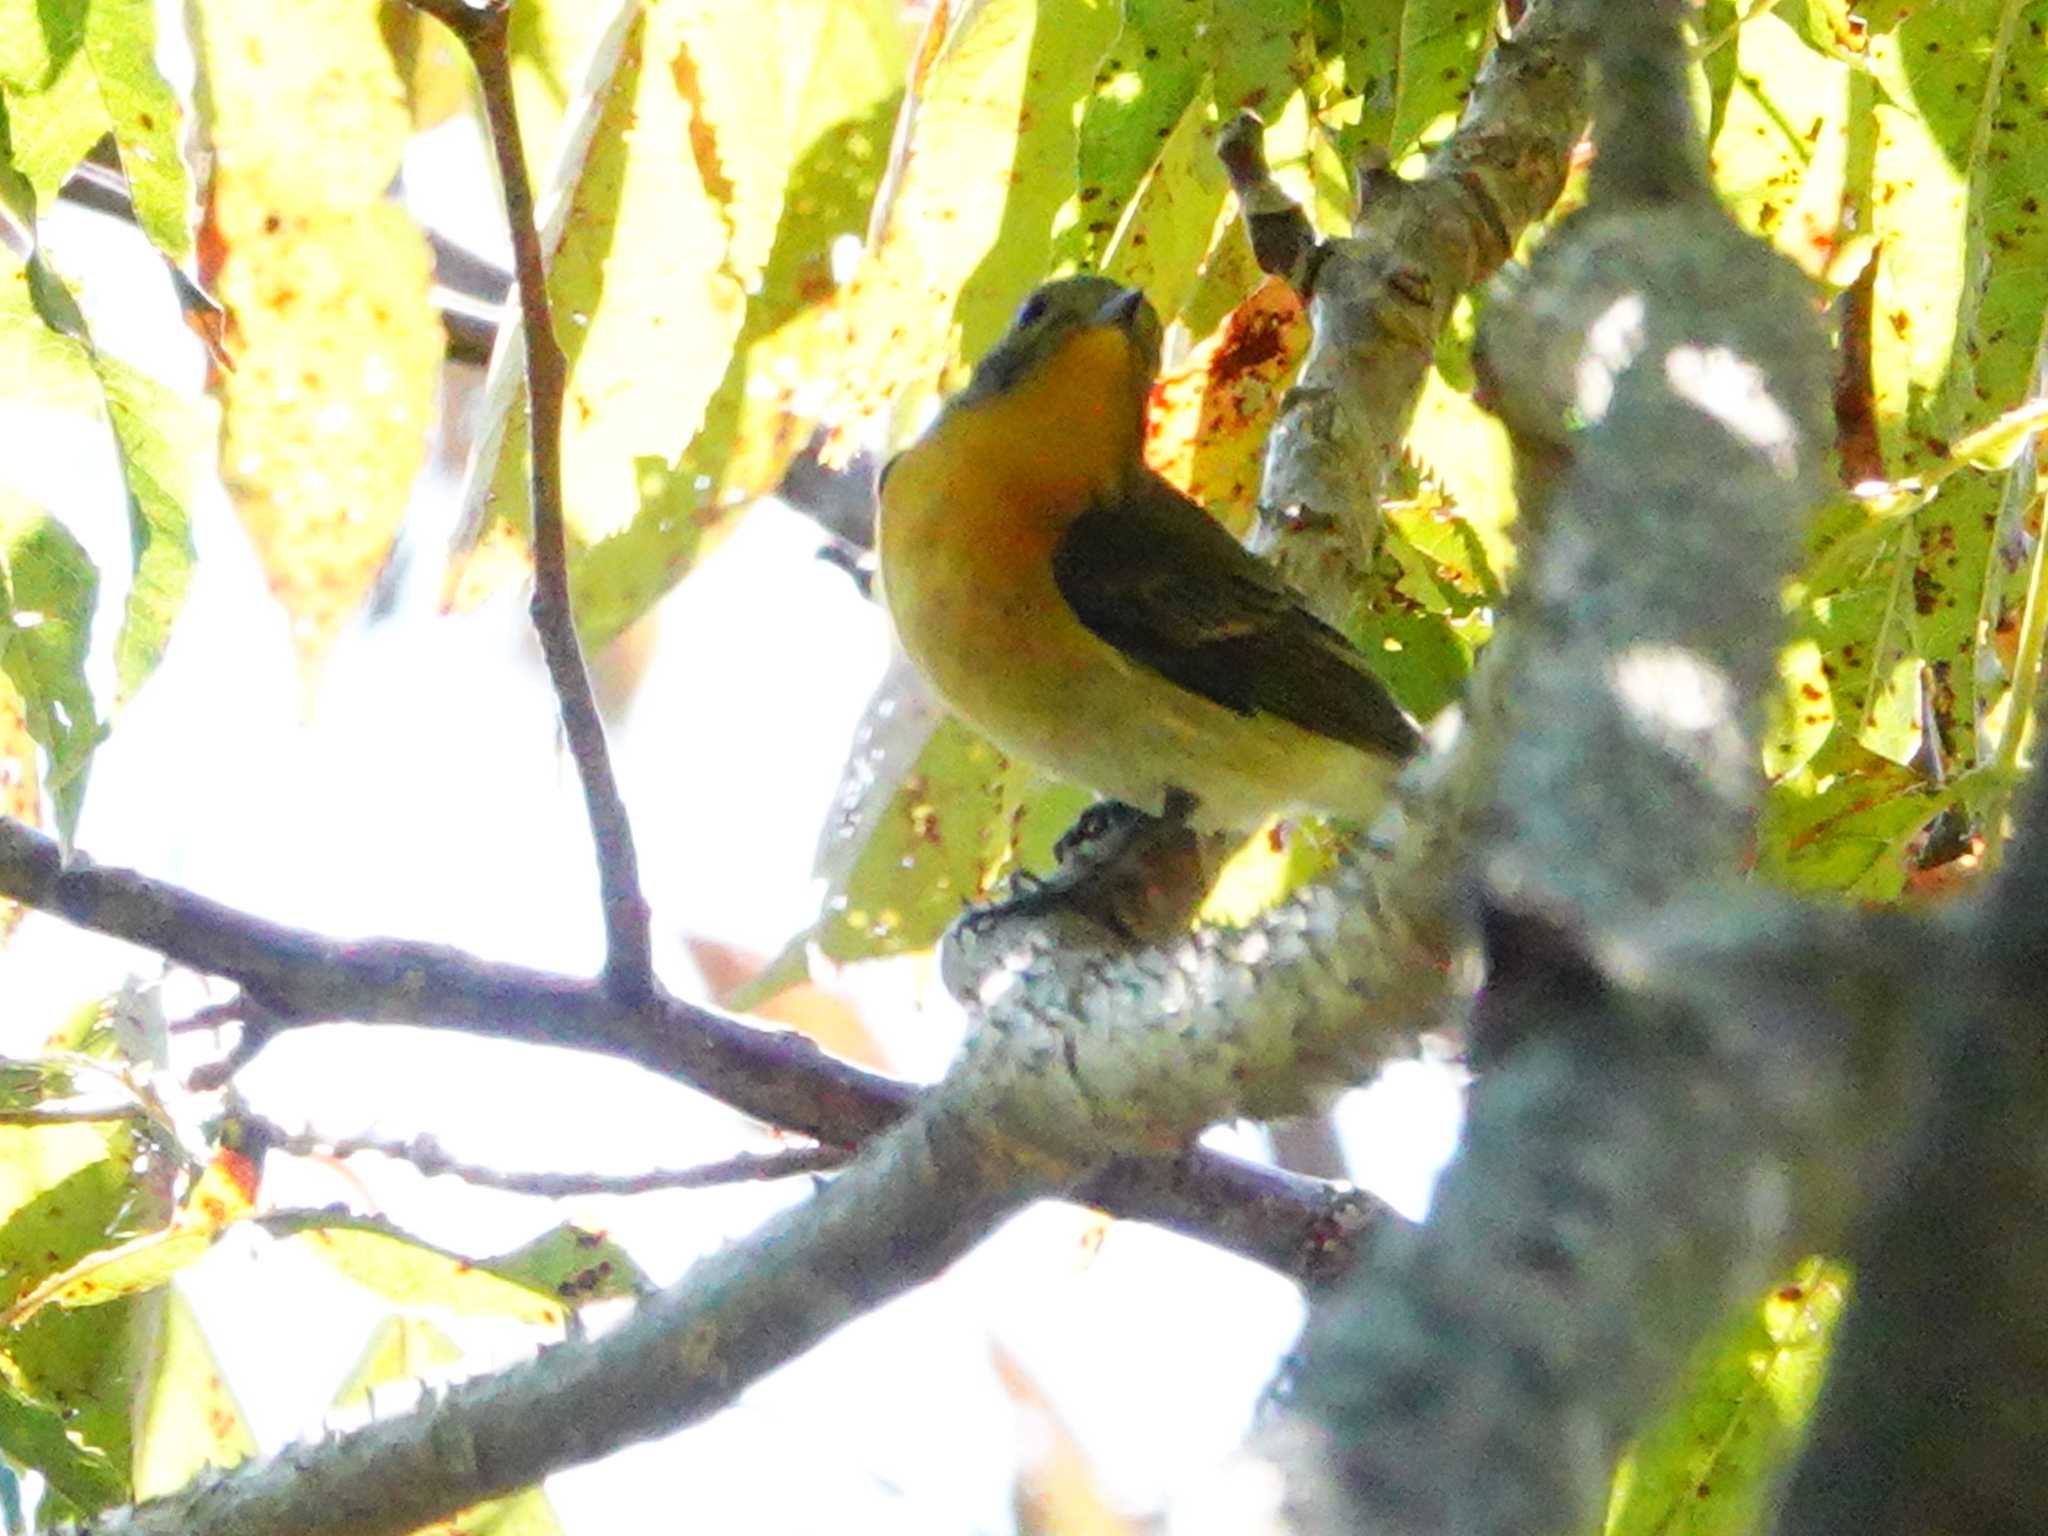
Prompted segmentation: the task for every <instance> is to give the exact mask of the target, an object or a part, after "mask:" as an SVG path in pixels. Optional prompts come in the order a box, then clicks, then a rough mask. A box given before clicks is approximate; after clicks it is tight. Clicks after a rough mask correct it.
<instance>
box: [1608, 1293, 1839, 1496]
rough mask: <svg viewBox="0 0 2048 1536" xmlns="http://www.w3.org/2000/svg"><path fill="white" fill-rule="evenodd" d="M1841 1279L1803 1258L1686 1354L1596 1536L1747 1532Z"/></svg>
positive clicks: (1816, 1356) (1829, 1331)
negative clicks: (1675, 1384) (1665, 1405)
mask: <svg viewBox="0 0 2048 1536" xmlns="http://www.w3.org/2000/svg"><path fill="white" fill-rule="evenodd" d="M1844 1289H1845V1281H1844V1278H1843V1275H1842V1272H1841V1270H1840V1269H1838V1268H1837V1267H1835V1266H1834V1265H1832V1264H1829V1263H1826V1262H1825V1261H1822V1260H1819V1259H1809V1260H1807V1261H1806V1262H1805V1263H1804V1264H1802V1265H1800V1266H1799V1268H1798V1269H1797V1270H1796V1271H1795V1272H1794V1273H1793V1275H1792V1277H1791V1278H1790V1279H1789V1280H1787V1281H1786V1283H1785V1284H1783V1285H1781V1286H1779V1287H1778V1288H1777V1289H1776V1290H1774V1291H1773V1292H1772V1293H1771V1295H1770V1296H1769V1297H1768V1298H1767V1299H1766V1300H1765V1301H1764V1302H1763V1304H1762V1305H1761V1306H1757V1307H1752V1308H1749V1309H1747V1310H1746V1311H1745V1313H1744V1315H1743V1316H1742V1318H1741V1319H1740V1320H1739V1321H1738V1322H1737V1323H1736V1324H1735V1325H1734V1326H1733V1327H1731V1328H1729V1329H1727V1330H1725V1331H1724V1332H1723V1333H1722V1334H1721V1336H1720V1337H1719V1338H1717V1339H1715V1340H1713V1341H1711V1342H1710V1343H1709V1344H1708V1345H1707V1346H1706V1347H1705V1348H1703V1349H1702V1350H1701V1351H1700V1353H1699V1355H1698V1356H1697V1357H1696V1359H1695V1362H1694V1365H1693V1368H1692V1371H1691V1373H1690V1375H1689V1377H1688V1379H1687V1381H1686V1382H1685V1384H1684V1385H1683V1386H1682V1387H1681V1388H1680V1393H1679V1398H1678V1401H1677V1403H1676V1404H1675V1405H1674V1406H1673V1407H1672V1408H1670V1409H1668V1410H1667V1411H1666V1412H1665V1413H1664V1414H1663V1416H1662V1417H1661V1418H1660V1419H1659V1421H1658V1422H1657V1424H1656V1425H1655V1426H1653V1427H1652V1428H1651V1429H1650V1430H1649V1431H1648V1432H1647V1433H1646V1434H1645V1435H1643V1437H1642V1438H1641V1439H1640V1440H1638V1441H1637V1442H1636V1445H1635V1447H1634V1449H1633V1450H1632V1451H1631V1452H1630V1453H1629V1457H1628V1460H1627V1462H1626V1463H1625V1464H1624V1465H1623V1467H1622V1470H1621V1472H1620V1473H1619V1474H1618V1475H1617V1477H1616V1479H1615V1489H1614V1496H1613V1498H1612V1500H1611V1502H1610V1504H1609V1506H1608V1512H1607V1524H1606V1532H1605V1536H1652V1533H1654V1536H1747V1533H1748V1532H1750V1531H1752V1530H1755V1529H1757V1522H1758V1520H1759V1518H1760V1517H1761V1516H1762V1515H1763V1513H1764V1510H1765V1502H1766V1496H1767V1495H1768V1494H1769V1492H1770V1487H1771V1480H1772V1477H1773V1475H1774V1474H1775V1473H1776V1472H1777V1471H1778V1470H1779V1469H1780V1468H1781V1467H1783V1466H1784V1464H1785V1463H1786V1461H1787V1460H1788V1458H1789V1456H1790V1454H1791V1453H1792V1451H1793V1450H1795V1449H1796V1448H1797V1446H1798V1445H1799V1442H1800V1437H1801V1434H1802V1431H1803V1430H1804V1428H1805V1425H1806V1421H1807V1419H1808V1418H1809V1416H1810V1415H1811V1414H1812V1412H1813V1403H1814V1399H1815V1397H1816V1396H1817V1395H1818V1394H1819V1391H1820V1381H1821V1373H1822V1370H1823V1368H1824V1367H1825V1365H1826V1362H1827V1355H1828V1347H1829V1344H1830V1341H1831V1339H1832V1336H1833V1331H1834V1327H1835V1323H1836V1321H1837V1319H1838V1318H1839V1316H1840V1314H1841V1309H1842V1296H1843V1291H1844Z"/></svg>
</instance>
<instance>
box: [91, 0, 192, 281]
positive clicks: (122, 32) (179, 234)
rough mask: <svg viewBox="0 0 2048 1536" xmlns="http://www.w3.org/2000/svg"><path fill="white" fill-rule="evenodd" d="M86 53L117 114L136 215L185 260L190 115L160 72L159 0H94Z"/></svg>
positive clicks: (170, 252) (167, 250)
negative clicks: (183, 148) (185, 151)
mask: <svg viewBox="0 0 2048 1536" xmlns="http://www.w3.org/2000/svg"><path fill="white" fill-rule="evenodd" d="M85 55H86V58H87V59H88V60H89V61H90V63H91V65H92V71H93V76H94V78H95V79H96V80H97V81H98V83H99V95H100V100H101V102H102V103H103V104H104V105H105V108H106V112H107V115H108V117H109V118H111V119H112V123H113V129H114V143H115V145H116V146H117V147H118V148H119V150H120V152H121V170H122V172H123V173H124V174H125V175H126V176H127V178H128V196H129V200H130V201H131V202H132V204H133V205H134V208H135V221H136V223H138V224H140V225H141V226H142V232H143V233H144V234H146V235H148V236H149V238H150V240H151V241H152V242H154V244H155V245H156V248H157V249H158V250H160V251H162V252H163V253H164V254H165V255H166V256H169V257H170V258H172V259H173V260H180V259H182V258H183V257H184V256H185V255H187V254H188V253H189V252H190V250H191V248H192V214H191V208H190V206H189V205H190V203H191V199H192V180H191V177H190V176H189V175H188V174H187V172H186V170H185V161H184V157H183V156H182V155H181V154H180V153H179V140H180V137H181V135H182V133H183V128H184V114H183V112H182V111H181V109H180V108H179V106H178V98H177V94H176V93H175V92H174V91H172V89H171V87H170V84H169V82H168V81H166V80H165V79H164V77H163V76H162V75H161V74H159V73H158V72H157V67H156V11H155V6H154V4H153V0H92V5H91V9H89V10H88V11H87V12H86V18H85Z"/></svg>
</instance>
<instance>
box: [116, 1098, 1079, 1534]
mask: <svg viewBox="0 0 2048 1536" xmlns="http://www.w3.org/2000/svg"><path fill="white" fill-rule="evenodd" d="M1004 1086H1009V1085H1004ZM980 1108H981V1103H980V1101H979V1100H978V1099H977V1098H976V1096H975V1095H972V1094H968V1093H964V1092H954V1091H951V1090H950V1089H949V1090H942V1091H941V1093H940V1094H939V1095H936V1096H935V1097H934V1099H933V1100H932V1101H931V1102H929V1103H927V1104H926V1105H925V1106H924V1107H923V1109H922V1110H921V1112H920V1113H919V1115H918V1116H917V1118H916V1119H914V1120H911V1121H907V1122H905V1123H904V1124H902V1125H899V1126H898V1127H896V1128H895V1129H894V1130H892V1131H890V1132H889V1133H887V1134H886V1135H884V1136H882V1137H880V1138H878V1139H877V1140H876V1141H875V1142H874V1143H873V1144H871V1145H870V1146H869V1147H868V1148H866V1149H865V1150H864V1151H863V1153H862V1155H861V1158H860V1160H859V1161H858V1162H857V1163H855V1164H854V1166H853V1167H851V1168H849V1169H848V1170H847V1171H846V1172H845V1173H843V1174H841V1175H839V1176H838V1177H837V1178H835V1179H833V1180H832V1181H831V1182H830V1183H828V1184H825V1185H824V1186H823V1187H822V1188H821V1189H820V1190H819V1192H818V1193H817V1194H816V1195H815V1196H814V1197H813V1198H812V1199H811V1200H809V1201H808V1202H806V1203H805V1204H803V1205H800V1206H797V1207H795V1208H793V1209H791V1210H788V1211H785V1212H783V1213H781V1214H780V1215H778V1216H775V1217H773V1218H771V1219H770V1220H769V1221H768V1222H766V1223H765V1224H764V1225H763V1226H762V1227H760V1228H759V1229H758V1230H756V1231H755V1232H753V1233H751V1234H749V1235H748V1236H746V1237H744V1238H741V1239H739V1240H738V1241H736V1242H734V1243H732V1244H731V1245H729V1246H727V1247H726V1248H723V1249H721V1250H720V1251H719V1252H717V1253H715V1254H713V1255H712V1256H710V1257H709V1258H706V1259H703V1260H701V1261H699V1262H698V1263H697V1264H696V1265H695V1266H694V1267H693V1268H692V1269H691V1270H690V1272H689V1273H688V1274H687V1275H685V1276H684V1277H683V1279H682V1280H681V1281H680V1282H679V1283H678V1284H677V1285H675V1286H673V1287H671V1288H670V1289H669V1290H667V1291H664V1292H663V1293H661V1294H660V1295H659V1296H657V1297H655V1298H654V1299H653V1300H651V1301H649V1302H647V1303H645V1304H643V1305H642V1306H641V1307H640V1308H639V1309H638V1310H637V1311H636V1312H635V1313H634V1314H633V1316H632V1317H631V1318H630V1319H629V1320H628V1321H627V1322H626V1323H625V1324H623V1325H622V1326H621V1327H620V1328H618V1329H617V1330H616V1331H615V1332H612V1333H610V1334H607V1335H605V1336H604V1337H603V1338H601V1339H596V1340H592V1341H587V1342H585V1341H571V1342H569V1343H565V1344H561V1345H558V1346H556V1347H554V1348H552V1349H550V1350H548V1351H547V1352H546V1353H545V1354H543V1355H542V1356H541V1357H540V1358H539V1359H537V1360H535V1361H534V1362H533V1363H531V1364H530V1365H525V1366H521V1367H517V1368H515V1369H512V1370H509V1371H504V1372H500V1373H498V1374H496V1375H492V1376H486V1377H482V1378H479V1379H477V1380H474V1381H470V1382H467V1383H464V1384H463V1385H461V1386H458V1387H456V1388H454V1389H453V1390H452V1391H450V1392H449V1393H448V1394H447V1396H446V1397H445V1398H440V1399H430V1400H429V1401H427V1402H426V1403H423V1404H422V1405H421V1406H420V1407H418V1408H417V1409H415V1410H413V1411H412V1412H409V1413H405V1414H402V1415H400V1416H399V1417H397V1418H393V1419H387V1420H382V1421H379V1422H377V1423H373V1424H371V1425H369V1426H368V1427H366V1428H364V1429H361V1430H358V1431H355V1432H354V1433H352V1434H349V1435H346V1436H344V1437H342V1438H340V1439H337V1440H328V1441H323V1442H321V1443H320V1444H318V1445H312V1446H296V1447H293V1448H291V1449H289V1450H287V1451H285V1452H284V1453H283V1454H281V1455H279V1456H277V1457H274V1458H272V1459H270V1460H269V1461H266V1462H262V1463H258V1464H253V1465H248V1466H245V1467H243V1468H240V1469H237V1470H236V1471H234V1472H231V1473H228V1474H226V1475H225V1476H219V1477H216V1478H214V1479H212V1480H210V1481H203V1482H201V1483H198V1484H195V1485H193V1486H192V1487H190V1488H187V1489H185V1490H183V1491H181V1492H179V1493H177V1494H174V1495H172V1496H170V1497H167V1498H163V1499H158V1500H153V1501H151V1502H149V1503H147V1504H144V1505H141V1506H139V1507H138V1508H135V1509H133V1510H129V1511H121V1512H115V1513H110V1514H108V1515H106V1516H103V1517H101V1518H100V1519H98V1520H96V1521H95V1522H94V1525H93V1531H94V1533H95V1536H171V1533H177V1536H269V1533H272V1532H277V1531H293V1532H298V1533H301V1536H401V1533H403V1532H406V1531H411V1530H416V1529H418V1528H419V1527H421V1526H423V1525H426V1524H428V1523H429V1522H431V1521H434V1520H438V1519H442V1518H445V1517H446V1516H448V1515H449V1514H451V1513H453V1512H454V1511H456V1510H459V1509H463V1508H466V1507H467V1506H469V1505H471V1504H474V1503H477V1502H478V1501H479V1500H482V1499H486V1498H491V1497H493V1496H496V1495H499V1494H504V1493H509V1492H511V1491H512V1490H514V1489H517V1488H522V1487H526V1486H528V1485H530V1484H532V1483H535V1482H537V1481H539V1480H540V1479H541V1478H542V1477H544V1476H545V1475H546V1474H548V1473H549V1472H552V1471H556V1470H558V1469H560V1468H562V1467H565V1466H570V1465H573V1464H575V1463H578V1462H582V1461H588V1460H591V1459H593V1458H595V1457H597V1456H600V1455H603V1454H605V1453H606V1452H608V1451H612V1450H616V1449H618V1448H619V1447H621V1446H624V1445H628V1444H631V1443H633V1442H634V1441H637V1440H644V1439H649V1438H652V1437H654V1436H656V1435H661V1434H666V1433H669V1432H670V1431H672V1430H675V1429H678V1428H680V1427H682V1426H684V1425H687V1424H690V1423H693V1422H695V1421H697V1420H700V1419H702V1418H704V1417H706V1416H708V1415H709V1414H711V1413H712V1412H714V1411H716V1410H717V1409H718V1408H720V1407H722V1406H724V1405H725V1404H727V1403H729V1402H731V1401H732V1399H733V1398H734V1397H735V1396H737V1395H738V1394H739V1392H740V1391H741V1390H743V1389H744V1388H745V1387H746V1386H748V1385H749V1384H750V1383H752V1382H753V1381H756V1380H758V1379H759V1378H760V1377H761V1376H762V1375H764V1374H766V1373H767V1372H768V1371H769V1370H772V1369H773V1368H774V1367H775V1366H777V1365H780V1364H782V1363H783V1362H784V1361H786V1360H788V1359H790V1358H792V1357H793V1356H795V1355H797V1354H800V1353H801V1352H802V1351H803V1350H805V1349H807V1348H809V1347H810V1346H811V1345H812V1344H814V1343H816V1342H817V1341H818V1340H820V1339H822V1338H823V1337H824V1336H825V1335H826V1334H828V1333H830V1332H831V1331H832V1330H833V1329H835V1328H837V1327H839V1326H840V1325H841V1324H842V1323H844V1322H847V1321H848V1320H850V1319H851V1318H853V1317H855V1316H858V1315H859V1314H861V1313H863V1312H866V1311H869V1310H871V1309H873V1308H874V1307H876V1306H879V1305H880V1304H881V1303H882V1302H884V1301H886V1300H888V1299H889V1298H890V1297H892V1296H895V1295H898V1294H900V1293H902V1292H903V1291H905V1290H908V1289H909V1288H911V1287H912V1286H914V1285H917V1284H919V1283H921V1282H923V1281H925V1280H928V1279H930V1278H932V1277H933V1276H934V1275H936V1274H938V1273H939V1271H940V1270H942V1269H943V1268H944V1267H945V1266H946V1265H947V1264H948V1263H950V1262H951V1261H952V1260H953V1259H955V1258H957V1257H958V1256H959V1255H960V1254H961V1253H963V1252H965V1251H966V1249H967V1248H968V1247H969V1246H971V1245H972V1244H973V1243H974V1242H975V1241H976V1240H978V1239H979V1238H980V1237H981V1236H982V1235H983V1234H984V1233H986V1232H987V1231H988V1230H989V1229H990V1228H991V1227H992V1226H993V1225H995V1223H996V1222H998V1221H999V1220H1001V1219H1002V1218H1003V1217H1004V1216H1005V1215H1007V1214H1008V1213H1010V1212H1011V1211H1013V1210H1016V1209H1017V1208H1019V1207H1020V1206H1022V1205H1023V1204H1024V1203H1025V1202H1026V1201H1028V1200H1030V1199H1032V1198H1034V1197H1036V1196H1037V1195H1040V1194H1044V1193H1050V1192H1051V1191H1052V1189H1053V1188H1055V1187H1056V1186H1055V1185H1054V1184H1053V1183H1051V1182H1048V1180H1047V1178H1046V1176H1045V1171H1044V1170H1042V1169H1040V1168H1037V1167H1035V1166H1032V1165H1030V1164H1028V1163H1020V1162H1019V1161H1018V1160H1017V1159H1015V1158H1014V1157H1013V1156H1011V1155H1010V1154H1009V1153H1008V1152H1007V1151H1006V1149H1005V1148H1004V1146H1003V1144H1002V1142H1001V1139H1000V1137H999V1136H996V1135H992V1134H991V1133H990V1131H989V1129H988V1122H987V1120H986V1119H985V1118H984V1117H983V1116H982V1115H981V1114H980V1113H979V1110H980Z"/></svg>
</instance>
